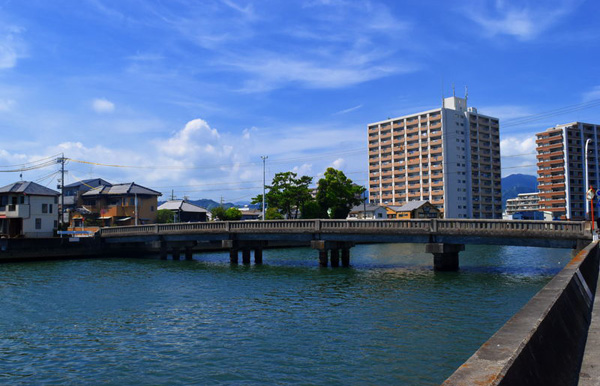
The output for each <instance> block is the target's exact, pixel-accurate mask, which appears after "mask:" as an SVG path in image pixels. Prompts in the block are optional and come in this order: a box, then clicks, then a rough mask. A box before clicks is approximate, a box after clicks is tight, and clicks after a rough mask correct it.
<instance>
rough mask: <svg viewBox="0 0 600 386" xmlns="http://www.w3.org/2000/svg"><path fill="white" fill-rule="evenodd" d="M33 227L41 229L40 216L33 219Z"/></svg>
mask: <svg viewBox="0 0 600 386" xmlns="http://www.w3.org/2000/svg"><path fill="white" fill-rule="evenodd" d="M35 229H42V219H41V218H36V219H35Z"/></svg>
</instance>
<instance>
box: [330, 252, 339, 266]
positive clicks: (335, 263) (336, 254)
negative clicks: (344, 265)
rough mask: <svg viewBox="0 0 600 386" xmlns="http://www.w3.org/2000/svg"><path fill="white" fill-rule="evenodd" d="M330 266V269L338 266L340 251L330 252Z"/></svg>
mask: <svg viewBox="0 0 600 386" xmlns="http://www.w3.org/2000/svg"><path fill="white" fill-rule="evenodd" d="M331 266H332V267H339V266H340V250H339V249H337V248H336V249H332V250H331Z"/></svg>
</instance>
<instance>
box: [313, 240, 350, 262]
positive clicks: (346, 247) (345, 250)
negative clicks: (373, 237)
mask: <svg viewBox="0 0 600 386" xmlns="http://www.w3.org/2000/svg"><path fill="white" fill-rule="evenodd" d="M310 246H311V248H312V249H316V250H318V251H319V266H320V267H327V266H328V263H329V255H330V254H331V266H332V267H334V268H337V267H339V266H340V250H341V252H342V266H343V267H349V266H350V248H352V247H353V246H354V243H353V242H349V241H327V240H312V241H311V242H310ZM330 251H331V253H330Z"/></svg>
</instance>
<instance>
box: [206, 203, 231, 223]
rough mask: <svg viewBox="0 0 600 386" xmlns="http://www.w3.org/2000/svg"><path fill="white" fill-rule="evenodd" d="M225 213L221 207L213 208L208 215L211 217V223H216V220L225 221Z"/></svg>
mask: <svg viewBox="0 0 600 386" xmlns="http://www.w3.org/2000/svg"><path fill="white" fill-rule="evenodd" d="M225 212H226V210H225V208H223V207H222V206H215V207H214V208H212V210H211V211H210V214H211V215H212V219H213V221H217V220H220V221H226V220H227V215H226V213H225Z"/></svg>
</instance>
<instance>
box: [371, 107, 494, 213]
mask: <svg viewBox="0 0 600 386" xmlns="http://www.w3.org/2000/svg"><path fill="white" fill-rule="evenodd" d="M499 130H500V126H499V121H498V118H494V117H490V116H486V115H482V114H479V113H478V112H477V109H476V108H474V107H470V108H467V99H466V98H458V97H450V98H445V99H444V100H443V102H442V107H441V108H439V109H434V110H429V111H424V112H421V113H416V114H411V115H406V116H403V117H399V118H394V119H388V120H385V121H380V122H375V123H372V124H369V125H368V142H369V200H370V202H371V203H378V204H386V205H403V204H405V203H407V202H409V201H423V200H426V201H429V202H431V203H432V204H433V205H435V206H436V208H438V209H439V210H440V211H441V212H442V213H443V216H444V218H490V219H493V218H496V219H500V218H502V190H501V173H500V135H499Z"/></svg>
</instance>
